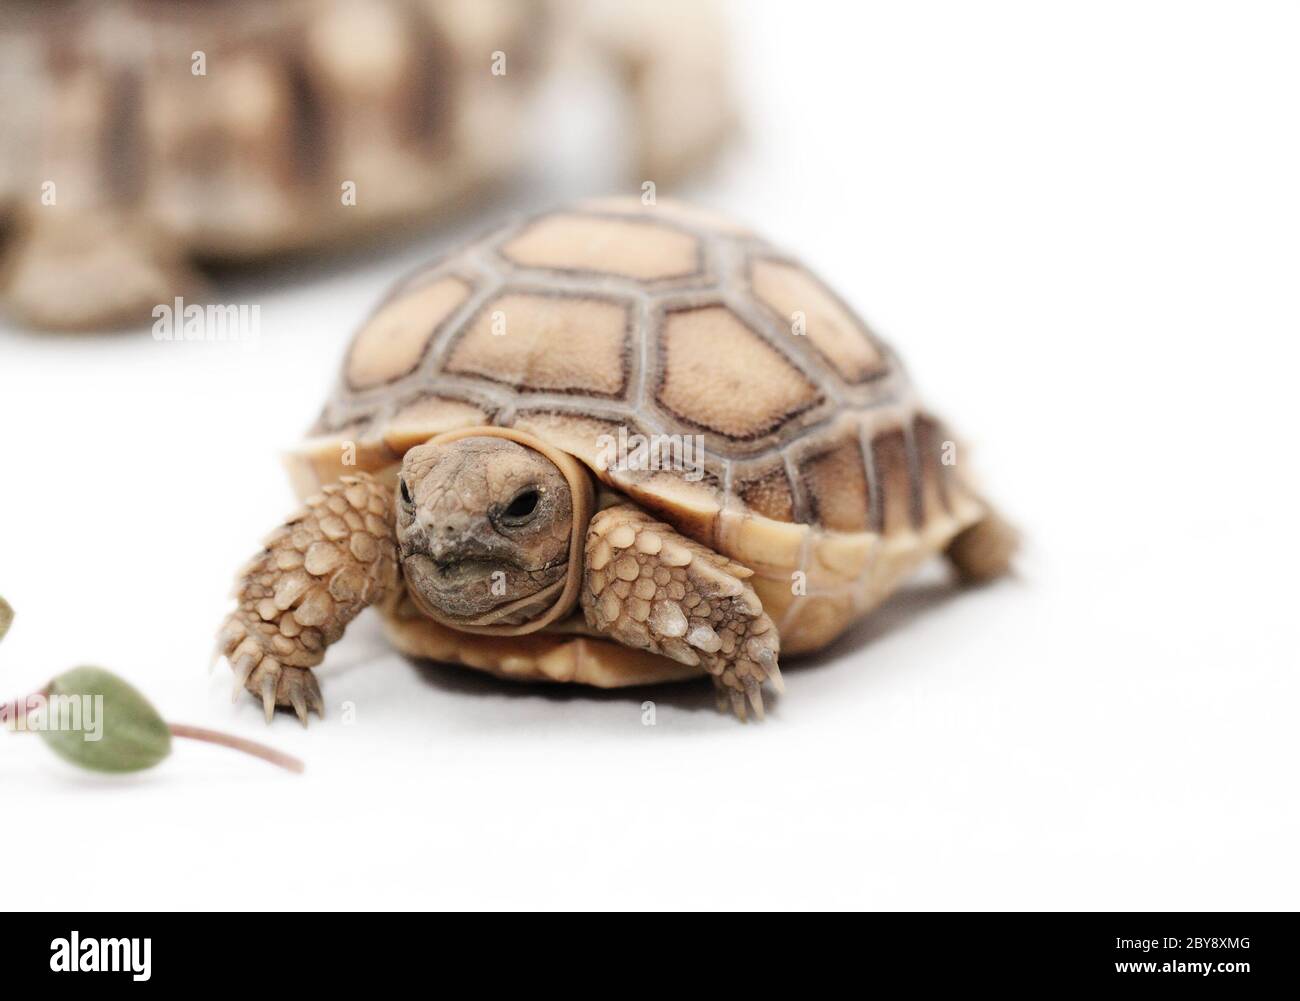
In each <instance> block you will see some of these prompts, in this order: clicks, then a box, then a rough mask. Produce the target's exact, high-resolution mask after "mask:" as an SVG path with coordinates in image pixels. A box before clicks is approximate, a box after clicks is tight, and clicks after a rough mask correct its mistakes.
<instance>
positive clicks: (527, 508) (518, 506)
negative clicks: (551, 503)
mask: <svg viewBox="0 0 1300 1001" xmlns="http://www.w3.org/2000/svg"><path fill="white" fill-rule="evenodd" d="M540 499H541V495H540V494H539V492H538V490H537V488H536V487H529V488H528V489H527V490H522V491H520V492H519V493H517V494H516V495H515V498H514V500H512V501H511V502H510V503H509V504H507V505H506V509H505V510H504V511H502V512H501V518H500V520H501V523H502V524H503V525H522V524H523V523H524V522H526V521H527V520H528V519H529V518H531V517H532V516H533V513H534V512H535V511H536V510H537V502H538V500H540Z"/></svg>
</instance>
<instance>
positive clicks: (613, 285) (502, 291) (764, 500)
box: [290, 199, 985, 653]
mask: <svg viewBox="0 0 1300 1001" xmlns="http://www.w3.org/2000/svg"><path fill="white" fill-rule="evenodd" d="M482 425H497V426H503V427H514V428H517V429H520V430H522V431H525V432H528V433H531V434H534V435H536V436H537V437H538V438H540V439H542V440H543V441H545V442H547V443H548V444H550V445H553V446H554V447H556V448H558V449H560V450H562V451H564V452H567V453H569V454H571V455H573V456H575V457H576V458H578V459H579V460H580V461H582V462H583V463H584V464H585V465H586V466H587V467H588V468H590V469H591V470H592V472H593V473H594V474H595V475H596V477H597V478H598V479H599V481H600V482H601V483H602V484H604V485H605V486H606V487H608V488H609V489H610V490H613V491H617V492H619V493H621V494H624V495H626V496H628V497H629V498H631V499H632V500H634V501H635V502H636V503H638V504H640V505H641V506H643V507H645V508H646V509H648V510H650V511H653V512H654V513H655V514H656V515H657V516H659V517H661V518H663V519H664V520H666V521H668V522H670V523H671V524H673V525H674V526H675V527H676V528H677V529H678V530H679V531H681V532H683V533H684V534H686V535H689V536H690V537H692V538H694V539H696V540H697V541H699V542H701V543H702V544H704V545H707V546H709V547H711V548H713V549H715V550H717V551H719V552H721V553H723V554H725V555H726V556H728V557H730V558H732V559H735V560H737V561H739V562H741V563H743V564H745V565H746V566H748V567H750V568H751V569H753V570H754V571H755V574H756V581H755V588H756V590H757V591H758V593H759V596H760V597H761V598H762V600H763V602H764V605H765V607H766V608H767V609H768V611H769V614H771V615H772V618H773V620H774V621H775V622H776V623H777V625H778V628H779V629H780V630H781V636H782V647H783V649H784V650H785V651H786V652H788V653H797V652H799V651H801V650H807V649H812V648H815V647H818V646H821V645H823V644H825V643H826V642H829V640H831V639H833V638H834V637H835V636H836V635H838V634H839V633H840V632H841V631H842V630H843V628H844V627H845V626H846V625H847V624H848V623H849V622H851V621H852V620H853V619H855V618H857V617H858V616H859V615H861V614H862V613H864V612H865V611H867V610H869V609H870V608H871V607H873V606H874V605H875V604H876V603H878V602H879V601H880V600H881V599H882V598H883V597H885V596H886V595H887V594H888V593H889V592H890V591H891V590H893V588H894V587H895V586H896V585H897V583H898V581H899V580H900V579H901V577H902V576H903V575H904V574H905V573H907V572H908V571H909V570H911V569H912V568H913V567H914V566H916V564H918V563H919V562H920V561H921V560H923V559H924V558H926V557H928V556H929V555H931V554H934V553H936V552H939V551H941V550H942V549H943V548H944V547H945V546H946V545H947V543H948V542H949V541H950V540H951V539H952V538H953V537H954V536H956V535H957V534H958V533H959V532H960V531H961V530H962V529H964V528H966V527H968V526H969V525H972V524H974V523H975V522H976V521H978V520H979V518H980V517H981V516H982V514H983V513H984V511H985V508H984V505H983V503H982V502H981V501H980V499H979V498H978V496H977V495H976V494H975V493H974V491H973V490H972V489H971V488H970V486H969V485H968V484H967V483H966V481H965V480H964V478H963V476H962V475H959V471H958V467H957V466H956V465H955V463H954V462H953V458H954V456H955V454H956V446H955V444H954V443H953V439H952V437H951V435H950V434H949V433H948V431H947V430H946V429H945V428H944V426H943V425H942V424H941V423H940V422H939V421H938V420H937V419H935V418H934V417H933V416H931V415H930V414H929V413H927V412H926V411H925V410H923V409H922V408H921V406H920V405H919V403H918V402H917V400H916V398H915V395H914V393H913V390H912V387H911V384H910V383H909V381H908V378H907V375H906V373H905V372H904V370H903V368H902V366H901V364H900V363H899V361H898V358H897V356H896V355H895V354H894V352H893V351H892V350H891V349H890V348H889V347H888V346H887V345H886V344H885V343H884V342H883V341H881V339H880V338H879V337H878V336H877V335H876V334H875V333H874V332H873V331H872V330H871V329H870V328H869V327H868V326H867V325H866V324H865V323H864V322H863V321H862V320H861V319H860V318H859V317H858V316H857V315H856V314H855V313H854V312H853V311H852V310H851V309H850V308H849V307H848V306H847V305H846V304H845V302H844V301H843V300H842V299H840V298H839V297H838V296H837V295H836V294H835V293H834V292H832V291H831V290H830V289H829V288H827V287H826V286H825V285H824V284H823V283H822V282H821V281H820V280H819V279H818V278H817V277H816V276H815V275H813V274H811V273H810V272H809V271H808V270H807V269H805V268H804V267H803V266H802V265H801V264H799V262H798V261H797V260H795V259H794V258H792V257H791V256H789V255H788V254H786V253H784V252H782V251H780V250H778V249H777V248H775V247H773V246H772V245H771V244H769V243H767V242H766V241H764V240H763V239H762V238H761V237H759V236H757V235H755V234H754V233H752V232H750V231H749V230H748V229H746V228H744V227H742V226H738V225H736V224H734V223H732V222H730V221H728V220H725V219H721V218H718V217H715V216H713V215H709V214H706V213H703V212H700V211H697V210H693V209H689V208H686V207H684V206H680V205H675V204H669V203H665V202H660V203H659V204H657V205H651V206H647V205H643V204H642V203H641V202H640V201H639V200H637V199H604V200H597V201H590V202H584V203H580V204H578V205H575V206H572V207H567V208H562V209H559V210H557V211H553V212H550V213H547V214H543V215H539V216H535V217H532V218H527V219H522V220H518V221H515V222H512V223H510V224H508V225H506V226H505V227H503V228H501V229H498V230H496V231H495V232H493V233H491V234H489V235H488V236H486V237H484V238H482V239H480V240H477V241H475V242H473V243H471V244H469V245H468V246H466V247H464V248H463V249H461V250H460V251H459V252H456V253H453V254H451V255H450V256H447V257H445V258H443V259H441V260H439V261H438V262H436V263H435V264H432V265H430V266H428V267H425V268H423V269H421V270H420V271H418V272H416V273H415V274H413V275H411V276H410V277H408V278H407V279H405V280H404V281H402V282H401V283H400V284H398V285H397V287H396V288H394V289H393V290H392V292H391V293H390V294H389V295H388V297H387V298H386V299H385V300H384V301H383V302H382V303H381V304H380V305H379V307H378V308H377V309H376V310H375V312H374V313H373V314H372V315H371V316H370V318H369V319H368V320H367V321H366V322H365V323H364V325H363V326H362V327H361V329H360V331H359V332H358V333H357V334H356V336H355V338H354V339H353V341H352V344H351V347H350V348H349V350H348V353H347V356H346V359H345V361H344V364H343V371H342V373H341V374H340V377H339V384H338V386H337V389H336V391H335V393H334V395H333V397H332V398H331V400H330V401H329V403H328V404H327V405H326V407H325V409H324V412H323V413H322V414H321V416H320V418H319V420H318V421H317V423H316V425H315V427H314V428H313V430H312V433H311V437H310V438H309V439H308V440H307V441H306V442H305V443H304V445H303V446H302V448H301V449H300V450H298V452H297V453H296V454H295V455H294V456H293V457H292V458H291V461H290V468H291V472H292V474H293V477H294V480H295V484H296V486H297V488H298V490H299V491H300V493H301V494H302V495H303V496H306V495H308V494H311V493H313V492H315V491H316V490H317V489H318V488H319V486H320V485H321V484H322V483H327V482H331V481H333V480H335V479H337V478H338V477H339V476H341V475H346V474H348V473H350V472H355V471H356V470H357V469H361V470H365V471H368V472H371V473H374V474H377V475H380V476H385V475H390V476H391V475H392V474H393V472H394V471H395V469H396V467H397V465H398V464H399V463H400V459H401V457H402V455H403V454H404V453H405V451H406V450H407V449H409V448H411V447H413V446H415V445H418V444H420V443H422V442H424V441H426V440H427V439H429V438H430V437H432V436H433V435H435V434H440V433H443V432H447V431H451V430H455V429H458V428H465V427H474V426H482ZM637 436H641V437H639V438H638V437H637Z"/></svg>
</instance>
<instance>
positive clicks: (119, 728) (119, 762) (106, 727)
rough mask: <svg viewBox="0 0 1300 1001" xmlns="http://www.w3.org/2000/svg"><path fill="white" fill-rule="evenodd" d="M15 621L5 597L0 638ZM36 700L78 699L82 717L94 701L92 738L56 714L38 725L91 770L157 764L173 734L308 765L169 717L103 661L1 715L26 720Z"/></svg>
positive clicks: (0, 605) (42, 703) (294, 767)
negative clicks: (63, 723)
mask: <svg viewBox="0 0 1300 1001" xmlns="http://www.w3.org/2000/svg"><path fill="white" fill-rule="evenodd" d="M12 622H13V609H12V608H10V606H9V604H8V603H7V602H6V601H5V600H4V599H3V598H0V639H3V638H4V635H5V633H6V632H8V630H9V626H10V624H11V623H12ZM33 705H35V706H37V707H44V708H45V711H46V712H47V713H50V714H51V715H53V714H54V712H55V707H59V706H65V707H66V706H74V705H75V707H76V708H77V714H76V716H77V720H78V721H79V722H82V723H84V722H85V721H84V720H83V718H82V716H81V715H80V707H82V706H93V707H95V716H96V718H97V720H98V724H97V731H98V732H97V735H96V737H95V738H94V739H87V733H86V729H85V726H84V725H80V726H76V727H63V726H59V725H57V724H58V722H59V721H58V720H57V719H55V720H47V721H45V722H44V723H43V724H42V725H39V726H37V727H36V728H35V729H36V732H37V733H39V734H40V735H41V738H42V739H43V740H44V741H45V743H46V745H47V746H48V747H49V748H50V749H51V750H52V751H54V753H55V754H57V755H59V757H61V758H63V759H64V760H66V761H69V762H71V763H72V764H74V765H77V766H79V767H81V768H86V769H89V770H90V771H96V772H138V771H143V770H144V769H146V768H152V767H154V766H155V765H157V764H158V763H159V762H161V761H162V760H163V759H164V758H166V757H167V756H168V755H169V754H171V749H172V738H173V737H184V738H186V739H189V740H199V741H204V742H206V743H209V744H217V745H219V746H221V747H228V748H231V749H232V750H236V751H243V752H244V753H245V754H251V755H253V757H256V758H261V759H262V760H263V761H267V762H270V763H271V764H273V765H278V766H279V767H280V768H284V769H286V770H288V771H291V772H297V773H301V772H302V770H303V768H304V765H303V763H302V762H301V761H299V760H298V759H297V758H294V757H291V756H290V755H288V754H284V753H282V752H280V751H277V750H275V749H274V748H270V747H267V746H266V745H265V744H259V743H256V742H255V741H251V740H244V739H243V738H242V737H235V736H232V735H230V734H225V733H219V732H217V731H215V730H205V729H203V728H202V727H197V726H188V725H186V724H184V723H168V722H167V721H166V720H164V719H163V718H162V716H161V715H159V713H158V710H157V709H155V708H154V707H153V705H152V704H151V703H150V702H149V700H148V699H146V698H145V697H144V696H143V695H141V694H140V693H139V692H138V691H137V690H136V689H135V688H134V687H132V686H131V685H130V684H128V683H127V682H126V681H124V680H123V679H121V678H119V677H118V676H117V675H115V674H113V673H112V672H110V671H105V670H103V669H102V668H98V667H77V668H73V669H72V670H71V671H66V672H64V673H63V674H60V675H59V676H58V677H57V678H55V679H53V680H52V681H51V682H50V683H49V684H48V685H46V686H45V687H44V688H43V689H41V690H40V691H39V692H36V693H34V694H33V695H30V696H28V697H27V698H25V699H17V700H15V701H14V702H13V703H10V704H9V705H0V721H6V722H10V721H13V722H17V721H22V722H23V723H24V724H25V722H26V718H27V713H28V710H29V707H31V706H33ZM37 711H38V712H39V708H38V710H37ZM13 722H10V725H11V726H12V725H13Z"/></svg>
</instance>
